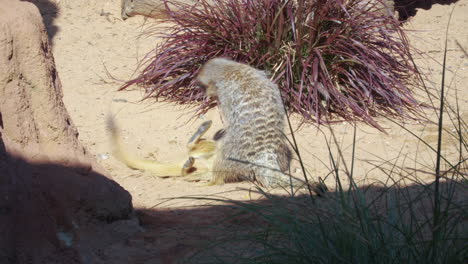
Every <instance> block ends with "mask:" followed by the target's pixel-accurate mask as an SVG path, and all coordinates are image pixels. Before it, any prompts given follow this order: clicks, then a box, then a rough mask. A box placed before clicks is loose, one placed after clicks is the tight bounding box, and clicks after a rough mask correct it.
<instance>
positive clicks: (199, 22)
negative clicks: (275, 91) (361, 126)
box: [121, 0, 420, 130]
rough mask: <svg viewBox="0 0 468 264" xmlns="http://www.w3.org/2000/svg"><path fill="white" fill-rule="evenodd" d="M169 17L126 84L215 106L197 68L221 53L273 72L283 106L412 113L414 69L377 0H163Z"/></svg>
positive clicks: (306, 114)
mask: <svg viewBox="0 0 468 264" xmlns="http://www.w3.org/2000/svg"><path fill="white" fill-rule="evenodd" d="M163 1H164V2H165V4H166V9H167V11H168V12H169V18H167V19H166V21H165V22H170V24H169V26H166V27H164V28H160V29H158V30H157V31H156V32H155V33H156V34H157V36H159V37H161V38H162V40H163V41H162V43H161V44H160V45H158V46H157V47H156V48H155V49H154V50H153V51H152V52H151V53H149V54H148V55H147V56H146V58H145V59H144V60H143V63H142V65H141V66H140V67H141V68H140V69H142V71H141V73H140V74H139V76H138V77H136V78H135V79H132V80H130V81H128V82H126V83H125V84H124V85H123V86H122V88H121V89H126V88H128V87H130V86H132V85H134V84H137V85H139V86H142V87H144V88H145V91H146V95H145V99H146V98H155V99H159V100H163V101H167V102H175V103H177V104H198V105H199V108H198V111H197V113H198V114H202V113H205V112H206V111H208V110H209V109H210V108H212V107H214V106H215V105H216V102H215V101H213V100H212V99H209V98H206V97H205V95H204V91H203V89H202V88H200V87H199V86H197V84H196V80H195V76H196V75H197V74H198V71H199V70H200V67H201V66H202V65H203V64H204V63H205V62H206V61H207V60H209V59H211V58H214V57H227V58H231V59H233V60H236V61H239V62H244V63H247V64H249V65H251V66H253V67H256V68H259V69H262V70H265V71H266V72H268V73H269V74H270V75H271V78H272V80H274V81H275V82H276V83H277V84H278V86H279V88H280V90H281V94H282V96H283V99H284V102H285V104H286V106H287V108H288V110H289V111H290V112H293V113H298V114H299V115H301V116H302V117H303V119H304V121H313V122H317V123H319V124H321V123H326V122H335V121H362V122H364V123H367V124H369V125H371V126H373V127H376V128H378V129H381V130H382V129H383V128H382V127H381V126H380V125H379V124H378V123H377V121H376V120H375V119H374V117H376V116H379V115H385V116H387V117H393V118H415V117H416V116H418V109H419V108H420V104H419V103H418V102H417V100H416V99H415V98H414V97H413V94H412V91H411V90H410V88H409V85H413V86H414V87H417V84H418V82H419V78H418V74H419V73H418V70H417V68H416V66H415V65H414V63H413V60H412V58H411V54H410V46H409V44H408V41H407V39H406V36H405V34H404V32H403V30H402V28H401V26H400V23H399V22H398V21H397V19H395V18H394V17H393V16H389V15H386V14H385V13H384V12H381V11H382V10H380V11H378V9H379V8H381V7H382V5H383V4H382V3H381V2H379V1H378V0H371V1H368V0H315V1H310V0H309V1H305V0H296V1H293V0H289V1H288V0H216V1H209V0H199V1H198V2H196V3H195V4H193V2H192V3H191V4H186V3H183V2H180V1H171V0H163Z"/></svg>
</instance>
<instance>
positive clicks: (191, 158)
mask: <svg viewBox="0 0 468 264" xmlns="http://www.w3.org/2000/svg"><path fill="white" fill-rule="evenodd" d="M211 124H212V122H211V121H206V122H204V123H202V124H201V125H200V127H199V128H198V130H197V131H196V132H195V133H194V134H193V136H192V137H191V138H190V140H189V142H188V143H187V153H188V159H187V160H186V161H185V162H184V161H181V162H179V163H161V162H157V161H154V160H145V159H140V158H137V157H135V156H134V155H132V154H130V153H128V152H127V151H125V150H124V146H123V143H122V140H121V136H120V131H119V128H118V127H117V125H116V123H115V121H114V118H112V117H109V118H108V119H107V129H108V131H109V132H110V136H111V144H112V146H113V148H114V149H113V154H114V156H115V157H116V158H117V159H118V160H120V161H121V162H122V163H124V164H126V165H127V166H128V167H130V168H132V169H137V170H141V171H147V172H150V173H151V174H153V175H155V176H158V177H177V176H184V177H186V179H187V180H191V179H193V180H199V179H201V175H203V174H204V173H206V172H208V171H209V170H210V169H211V164H212V161H211V160H212V157H213V156H214V154H215V150H216V142H215V141H214V140H208V139H205V138H202V136H203V135H204V134H205V133H206V132H207V131H208V129H209V128H210V127H211ZM196 161H200V162H198V163H200V164H197V165H196V166H195V162H196ZM188 176H191V177H192V178H190V177H188Z"/></svg>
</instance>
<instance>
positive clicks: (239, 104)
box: [197, 58, 292, 187]
mask: <svg viewBox="0 0 468 264" xmlns="http://www.w3.org/2000/svg"><path fill="white" fill-rule="evenodd" d="M197 81H198V83H199V84H200V85H201V86H203V87H204V88H205V89H206V95H207V96H209V97H213V98H216V99H217V102H218V107H219V109H220V112H221V116H222V117H223V119H224V121H225V123H226V125H225V132H224V136H223V137H222V139H221V140H220V141H219V143H218V147H217V149H216V155H215V157H214V161H213V165H212V166H213V167H212V172H211V173H212V179H211V182H210V185H214V184H223V183H228V182H236V181H242V180H251V181H255V182H258V183H260V184H261V185H263V186H265V187H271V186H275V185H277V184H282V183H286V182H289V177H288V176H287V175H286V174H287V173H288V170H289V167H290V162H291V159H292V152H291V150H290V148H289V146H288V141H287V139H286V136H285V134H284V125H285V116H286V113H285V110H284V107H283V102H282V99H281V95H280V91H279V89H278V87H277V85H276V84H274V83H273V82H272V81H271V80H270V79H269V78H268V76H267V75H266V73H265V72H263V71H261V70H258V69H255V68H253V67H251V66H249V65H246V64H242V63H238V62H235V61H232V60H229V59H225V58H215V59H211V60H209V61H208V62H206V63H205V64H204V65H203V66H202V68H201V69H200V71H199V73H198V75H197Z"/></svg>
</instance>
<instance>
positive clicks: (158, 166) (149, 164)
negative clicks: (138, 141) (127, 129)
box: [107, 116, 184, 177]
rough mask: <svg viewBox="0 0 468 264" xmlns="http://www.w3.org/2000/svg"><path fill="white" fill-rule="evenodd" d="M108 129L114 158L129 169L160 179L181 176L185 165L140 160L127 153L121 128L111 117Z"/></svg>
mask: <svg viewBox="0 0 468 264" xmlns="http://www.w3.org/2000/svg"><path fill="white" fill-rule="evenodd" d="M107 129H108V131H109V132H110V136H111V143H112V147H113V154H114V156H115V157H116V158H117V159H119V160H120V161H121V162H123V163H124V164H125V165H127V166H128V167H130V168H132V169H137V170H141V171H147V172H150V173H152V174H153V175H155V176H159V177H171V176H181V174H182V172H183V169H184V164H174V163H160V162H157V161H153V160H145V159H140V158H138V157H136V156H134V155H132V154H130V153H128V152H126V151H125V150H124V148H123V143H122V139H121V137H120V131H119V128H118V127H117V125H116V123H115V121H114V118H113V117H111V116H110V117H108V119H107Z"/></svg>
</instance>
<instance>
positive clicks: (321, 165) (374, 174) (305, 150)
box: [42, 0, 468, 263]
mask: <svg viewBox="0 0 468 264" xmlns="http://www.w3.org/2000/svg"><path fill="white" fill-rule="evenodd" d="M50 2H51V3H55V4H56V6H55V7H54V6H53V5H48V6H45V7H44V6H43V8H42V13H43V15H44V18H45V22H46V24H47V27H48V30H49V34H50V38H51V40H52V45H53V54H54V56H55V61H56V65H57V69H58V73H59V75H60V78H61V80H62V84H63V91H64V102H65V105H66V107H67V108H68V111H69V113H70V115H71V117H72V119H73V122H74V123H75V124H76V126H77V128H78V131H79V133H80V137H79V138H80V141H81V142H82V144H83V145H84V146H85V147H86V148H87V149H88V151H90V152H91V153H92V154H93V155H94V156H95V157H96V159H97V160H98V162H99V163H100V164H101V165H102V166H104V167H105V168H106V169H107V170H108V171H109V172H110V174H111V175H112V177H113V178H114V180H115V181H117V182H118V183H119V184H120V185H122V186H123V187H124V188H125V189H126V190H128V191H129V192H130V193H131V195H132V197H133V204H134V207H135V209H137V210H139V215H140V216H141V220H142V224H143V226H144V227H145V228H146V232H145V233H144V234H139V235H137V236H129V237H128V238H127V239H126V240H125V241H115V243H111V244H109V245H106V246H103V248H102V254H101V255H102V258H101V259H100V260H99V261H102V263H171V261H174V259H177V258H178V257H180V256H182V255H183V254H186V253H189V252H190V250H191V248H192V247H190V246H187V245H186V243H188V242H186V240H184V236H183V232H185V231H183V230H182V231H180V230H179V231H171V232H172V233H171V232H169V231H168V230H175V229H177V228H178V227H181V226H184V225H187V224H193V225H197V224H199V223H201V222H207V221H210V220H212V219H215V218H216V217H218V215H219V213H220V212H219V211H213V210H211V211H210V210H208V209H206V210H205V209H203V208H200V207H199V208H197V207H194V208H191V209H189V208H188V207H190V206H196V205H199V204H201V202H200V201H194V200H169V201H167V200H166V199H167V198H172V197H181V196H193V195H212V194H220V193H222V194H223V195H224V196H225V197H228V198H232V199H251V198H254V197H255V195H254V196H250V195H249V193H248V192H246V191H245V190H244V189H249V188H254V186H253V185H252V184H249V183H237V184H226V185H224V186H210V187H207V186H202V184H200V183H196V182H195V183H191V182H186V181H183V180H181V179H162V178H157V177H154V176H152V175H151V174H150V173H145V172H140V171H136V170H132V169H129V168H127V167H126V166H125V165H124V164H122V163H121V162H120V161H118V160H117V159H116V158H115V157H113V156H112V153H111V146H110V145H109V138H108V134H107V132H106V128H105V123H106V122H105V121H106V117H107V116H108V115H113V116H115V118H116V119H117V122H118V124H119V125H120V126H121V128H122V131H123V135H124V142H125V144H126V145H127V146H128V150H129V151H131V152H133V153H135V154H136V155H138V156H140V157H146V158H152V159H156V160H158V161H163V162H177V161H181V160H183V159H184V157H185V156H184V153H185V151H186V150H185V144H186V142H187V140H188V139H189V137H190V135H191V133H193V132H194V131H195V130H196V128H197V127H198V125H199V124H201V122H203V121H205V120H208V119H211V120H213V122H214V125H213V128H212V129H211V130H210V131H209V133H208V135H212V134H213V133H214V132H215V131H216V130H217V129H218V128H220V127H222V123H221V120H220V118H219V114H218V112H217V109H214V110H213V111H211V112H209V113H208V114H207V115H205V116H204V117H202V118H195V119H193V118H191V117H192V114H193V108H191V109H187V108H181V107H178V106H175V105H171V104H164V103H159V102H154V101H151V100H148V101H144V102H140V99H141V98H142V95H143V93H142V91H139V90H135V91H123V92H117V89H118V88H119V86H120V85H121V84H122V81H124V80H128V79H130V78H131V77H132V76H135V70H136V68H137V65H138V61H139V59H141V58H142V57H143V56H144V55H145V54H146V53H147V52H148V51H150V50H151V49H152V48H153V47H154V46H155V45H156V43H158V39H155V38H154V37H152V36H148V35H142V32H143V31H144V29H145V28H147V26H148V25H149V24H148V22H147V21H145V19H144V18H143V17H133V18H130V19H128V20H126V21H122V20H121V18H120V1H119V0H101V1H92V0H80V1H76V0H50ZM452 9H453V4H452V5H437V4H435V5H433V6H432V7H431V8H430V9H429V10H418V12H417V14H416V16H414V17H412V18H410V20H409V21H408V22H407V23H406V24H405V28H406V29H407V30H408V36H409V39H410V42H411V44H412V45H414V47H415V48H416V49H417V50H419V52H417V53H416V52H415V54H414V56H415V61H416V63H417V65H418V66H419V67H420V69H421V70H422V72H423V73H424V74H425V76H426V85H427V86H428V89H430V90H431V91H432V92H434V93H437V92H438V91H439V90H440V86H441V71H442V66H441V62H442V58H443V47H444V41H445V29H446V27H447V22H448V19H449V15H450V12H451V11H452ZM467 12H468V0H460V1H458V2H457V7H456V8H455V10H454V12H453V16H452V22H451V24H450V30H449V33H448V52H447V65H448V69H447V76H446V85H447V86H446V87H447V90H448V91H447V95H446V96H447V100H448V102H449V103H450V104H452V105H455V104H454V103H455V101H456V96H458V102H459V107H460V114H461V117H462V119H463V120H464V121H465V122H467V121H468V89H466V84H467V83H468V58H467V55H466V54H464V53H463V52H462V50H461V47H463V48H464V49H465V50H468V27H467V26H466V25H467V24H468V16H466V13H467ZM420 99H421V100H422V101H423V102H426V103H429V102H430V101H429V100H428V98H427V97H425V96H421V97H420ZM437 104H438V102H437ZM426 112H427V115H428V117H429V118H430V119H431V120H433V121H436V120H437V116H436V114H435V113H434V111H433V110H430V109H428V110H427V111H426ZM293 121H294V122H293V123H294V124H295V126H296V125H297V123H298V122H297V120H296V119H294V118H293ZM379 121H380V122H381V124H383V126H384V127H385V128H386V133H382V132H380V131H378V130H376V129H373V128H370V127H368V126H364V125H358V126H357V147H356V162H355V167H354V175H355V181H356V182H358V183H359V184H360V185H366V184H371V183H372V184H377V185H379V184H382V183H385V182H386V181H387V179H388V177H387V175H386V174H385V173H383V172H382V171H380V170H379V169H376V166H377V165H379V166H387V167H389V166H390V165H389V164H398V165H399V166H401V167H409V168H418V169H420V170H421V171H431V169H432V168H434V164H435V154H434V152H433V151H432V150H430V148H428V147H427V146H424V144H422V143H421V142H420V141H419V140H417V139H416V138H415V137H414V136H413V135H411V134H410V133H408V132H407V131H406V130H405V129H403V128H402V127H400V126H398V125H396V124H394V123H392V122H389V121H387V120H385V119H384V118H381V119H379ZM445 122H446V125H445V128H446V129H447V133H446V135H445V136H444V139H445V140H444V145H443V148H442V149H443V153H444V154H445V155H446V156H447V157H448V158H449V159H450V160H451V161H455V160H456V158H457V155H458V154H457V153H458V152H457V145H456V144H455V142H454V140H453V139H452V138H453V137H452V136H450V135H449V134H448V132H451V133H453V132H454V131H455V130H453V126H452V124H451V123H450V121H449V118H446V119H445ZM405 127H406V128H407V129H409V130H410V131H412V132H413V133H415V134H416V135H418V136H419V137H421V138H423V139H424V140H425V141H427V142H428V143H429V144H430V145H431V146H433V147H435V146H436V143H437V129H436V128H437V126H436V125H434V124H430V123H419V122H415V121H408V122H407V124H405ZM333 129H334V131H335V134H336V137H337V139H338V140H339V142H340V146H341V148H342V150H343V155H344V157H345V160H346V161H347V163H348V164H347V166H348V168H349V167H350V161H351V158H350V157H351V155H350V154H351V151H352V147H351V146H352V138H353V125H352V124H346V123H344V124H337V125H333ZM464 133H465V134H464V135H465V138H466V136H467V134H466V131H464ZM296 137H297V139H298V143H299V145H300V151H301V153H302V155H303V159H304V163H305V165H306V167H307V169H308V172H309V175H310V176H309V177H311V178H312V179H313V180H317V179H318V177H321V178H323V179H325V182H326V183H327V185H328V187H329V188H330V189H331V190H333V189H334V188H335V179H333V176H331V174H330V172H331V171H332V168H331V163H330V160H329V151H328V150H327V144H326V141H327V139H328V140H330V133H329V132H328V128H327V127H324V126H322V127H320V128H317V127H316V126H314V125H304V126H302V128H301V129H300V130H299V131H297V132H296ZM333 154H334V155H335V158H336V157H337V156H338V153H337V151H336V148H335V147H333ZM340 169H342V170H344V169H345V168H344V166H343V164H342V163H341V166H340ZM292 170H293V172H295V173H296V174H297V175H300V173H299V172H300V169H299V166H298V165H297V164H293V168H292ZM411 173H412V174H413V176H414V175H415V176H417V177H418V180H419V181H422V182H427V183H430V182H432V180H433V176H432V175H431V174H430V173H423V172H418V173H416V172H414V171H412V172H411ZM402 174H403V173H402ZM327 175H328V176H327ZM341 175H342V176H343V178H342V180H343V181H344V182H346V181H347V179H346V177H345V174H344V173H341ZM394 176H395V177H397V176H396V174H395V175H394ZM397 180H400V179H398V177H397ZM405 183H406V184H409V183H411V180H407V181H406V182H405ZM221 215H222V212H221ZM169 233H170V235H167V236H163V235H162V234H169ZM167 237H170V239H168V238H167ZM184 241H185V242H184ZM155 247H156V248H158V249H157V250H155V249H154V248H155ZM122 248H125V249H126V251H124V250H122ZM174 252H177V254H176V255H177V256H175V253H174ZM126 261H127V262H126ZM139 261H140V262H139ZM145 261H148V262H145ZM99 263H100V262H99Z"/></svg>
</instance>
